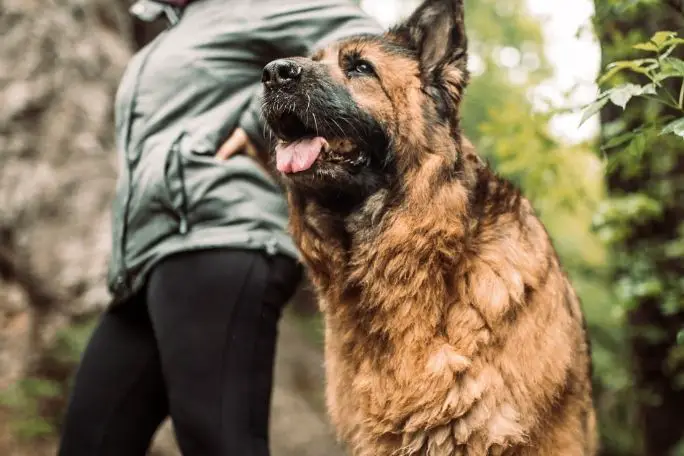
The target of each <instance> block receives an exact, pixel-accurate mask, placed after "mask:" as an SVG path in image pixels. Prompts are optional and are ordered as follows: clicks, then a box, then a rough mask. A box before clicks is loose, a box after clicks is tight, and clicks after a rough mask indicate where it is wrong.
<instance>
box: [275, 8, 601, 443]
mask: <svg viewBox="0 0 684 456" xmlns="http://www.w3.org/2000/svg"><path fill="white" fill-rule="evenodd" d="M466 58H467V46H466V36H465V28H464V17H463V4H462V0H428V1H426V2H425V3H424V4H423V5H422V6H421V7H420V8H419V9H418V10H417V11H416V12H415V13H414V14H413V16H411V17H410V18H409V19H408V20H407V21H406V22H405V23H404V24H402V25H399V26H398V27H396V28H394V29H392V30H391V31H389V32H388V33H386V34H385V35H383V36H380V37H371V36H364V37H356V38H353V39H348V40H345V41H341V42H338V43H335V44H333V45H331V46H329V47H327V48H325V49H323V50H321V51H319V52H318V53H316V54H315V55H314V56H313V59H301V58H297V59H289V60H288V62H289V63H288V64H289V65H291V66H292V68H295V69H296V71H292V72H291V76H292V78H290V79H288V80H285V81H280V82H279V84H268V83H267V84H266V90H265V95H264V114H265V117H266V119H267V120H268V122H269V125H270V127H271V129H272V130H273V132H274V133H275V135H276V136H277V137H278V138H279V140H280V141H282V142H291V141H297V140H298V139H300V138H302V137H305V136H310V135H317V136H323V137H325V138H326V139H327V140H328V142H329V144H330V147H329V148H327V149H326V150H324V151H323V152H322V155H321V156H320V157H319V158H318V159H317V161H316V162H315V164H314V166H313V168H311V169H310V170H308V171H305V172H302V173H297V174H292V175H287V176H285V183H286V186H287V189H288V195H289V200H290V204H291V231H292V234H293V236H294V239H295V240H296V242H297V244H298V246H299V248H300V249H301V252H302V254H303V257H304V259H305V261H306V264H307V265H308V267H309V272H310V274H311V276H312V278H313V281H314V283H315V285H316V288H317V292H318V295H319V298H320V302H321V308H322V310H323V312H324V315H325V323H326V369H327V382H328V384H327V401H328V406H329V411H330V414H331V417H332V421H333V423H334V425H335V427H336V429H337V431H338V433H339V436H340V437H341V439H342V440H344V441H345V442H346V443H347V444H348V447H349V449H350V452H351V453H352V454H354V455H356V456H390V455H397V456H400V455H430V456H451V455H468V456H476V455H477V456H479V455H482V456H485V455H509V456H512V455H516V456H523V455H543V456H556V455H558V456H580V455H581V456H589V455H594V454H595V452H596V441H595V427H596V425H595V415H594V409H593V404H592V399H591V383H590V377H591V360H590V350H589V344H588V342H587V335H586V328H585V325H584V318H583V315H582V311H581V308H580V303H579V301H578V299H577V296H576V294H575V292H574V291H573V288H572V286H571V284H570V283H569V281H568V279H567V277H566V275H565V273H564V272H563V270H562V267H561V265H560V264H559V260H558V257H557V255H556V252H555V251H554V248H553V246H552V244H551V241H550V240H549V237H548V235H547V233H546V231H545V229H544V226H543V225H542V224H541V222H540V221H539V219H538V218H537V217H536V215H535V213H534V210H533V208H532V207H531V205H530V203H529V202H528V200H526V199H525V198H524V197H523V196H521V195H520V193H519V191H518V190H517V189H516V188H515V187H514V186H513V185H512V184H510V183H509V182H507V181H506V180H504V179H501V178H500V177H498V176H497V175H496V174H495V173H494V172H492V171H491V170H490V169H489V168H488V167H487V165H486V164H484V163H483V162H482V161H481V160H480V158H479V157H478V156H477V155H476V152H475V151H474V149H473V147H472V145H471V144H469V143H468V141H467V140H466V139H465V138H464V137H463V136H462V134H461V129H460V126H459V119H460V115H461V113H460V112H459V106H460V102H461V98H462V96H463V94H464V90H465V87H466V84H467V81H468V75H467V71H466ZM266 79H267V78H265V80H266ZM463 115H467V112H465V113H463Z"/></svg>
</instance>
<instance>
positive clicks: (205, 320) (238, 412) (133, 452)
mask: <svg viewBox="0 0 684 456" xmlns="http://www.w3.org/2000/svg"><path fill="white" fill-rule="evenodd" d="M300 276H301V268H300V267H299V265H297V264H296V262H295V261H294V260H291V259H289V258H285V257H280V256H277V257H268V256H266V255H265V254H263V253H260V252H248V251H235V250H211V251H201V252H193V253H184V254H179V255H175V256H172V257H170V258H168V259H167V260H165V261H162V262H161V263H160V264H159V265H158V266H157V267H156V268H155V270H154V272H153V273H152V274H151V276H150V280H149V283H148V286H147V288H146V289H145V290H144V292H143V293H141V294H140V295H139V296H137V297H136V298H134V299H131V300H129V301H127V302H125V303H122V304H120V305H118V306H115V307H113V308H111V309H110V310H109V311H107V312H106V313H105V314H104V316H103V318H102V321H101V323H100V325H99V326H98V328H97V329H96V330H95V332H94V334H93V337H92V339H91V341H90V343H89V345H88V347H87V349H86V352H85V354H84V356H83V359H82V361H81V365H80V367H79V369H78V372H77V374H76V382H75V386H74V390H73V394H72V397H71V401H70V404H69V408H68V411H67V416H66V420H65V424H64V428H63V435H62V440H61V446H60V450H59V456H144V455H145V454H146V452H147V449H148V446H149V444H150V441H151V439H152V436H153V435H154V432H155V431H156V429H157V428H158V426H159V424H160V423H161V422H162V421H163V419H164V418H165V417H166V416H168V415H170V416H171V418H172V420H173V423H174V427H175V432H176V436H177V439H178V443H179V445H180V447H181V451H182V452H183V455H184V456H267V455H268V454H269V449H268V419H269V409H270V402H271V387H272V379H273V359H274V354H275V342H276V333H277V324H278V320H279V318H280V315H281V310H282V308H283V306H284V304H285V303H286V302H287V301H288V300H289V298H290V297H291V296H292V294H293V293H294V291H295V288H296V286H297V284H298V282H299V279H300Z"/></svg>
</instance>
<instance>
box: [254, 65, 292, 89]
mask: <svg viewBox="0 0 684 456" xmlns="http://www.w3.org/2000/svg"><path fill="white" fill-rule="evenodd" d="M301 75H302V67H301V66H299V65H298V64H297V63H296V62H294V61H292V60H287V59H280V60H274V61H273V62H271V63H269V64H268V65H266V66H265V67H264V72H263V74H262V76H261V82H262V83H263V84H264V85H265V86H266V87H267V88H269V89H270V88H276V87H282V86H285V85H288V84H291V83H293V82H296V81H297V80H299V78H300V76H301Z"/></svg>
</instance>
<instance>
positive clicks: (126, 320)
mask: <svg viewBox="0 0 684 456" xmlns="http://www.w3.org/2000/svg"><path fill="white" fill-rule="evenodd" d="M156 343H157V342H156V339H155V338H154V333H153V331H152V325H151V322H150V320H149V316H148V314H147V307H146V305H145V302H144V299H142V298H136V299H132V300H131V301H128V302H125V303H122V304H120V305H118V306H116V307H114V308H112V309H110V310H108V311H107V312H106V313H105V314H104V315H103V316H102V319H101V321H100V324H99V326H98V327H97V329H96V330H95V332H94V333H93V336H92V338H91V340H90V342H89V343H88V347H87V348H86V351H85V353H84V355H83V358H82V360H81V364H80V366H79V368H78V371H77V373H76V379H75V384H74V388H73V391H72V394H71V398H70V402H69V406H68V409H67V414H66V417H65V422H64V425H63V429H62V438H61V442H60V447H59V452H58V455H59V456H124V455H125V456H144V455H145V454H147V449H148V446H149V444H150V441H151V439H152V437H153V435H154V433H155V431H156V429H157V427H158V426H159V424H160V423H161V422H162V420H163V419H164V418H165V417H166V416H167V415H168V407H167V400H166V391H165V388H164V381H163V377H162V374H161V363H160V359H159V352H158V351H157V346H156Z"/></svg>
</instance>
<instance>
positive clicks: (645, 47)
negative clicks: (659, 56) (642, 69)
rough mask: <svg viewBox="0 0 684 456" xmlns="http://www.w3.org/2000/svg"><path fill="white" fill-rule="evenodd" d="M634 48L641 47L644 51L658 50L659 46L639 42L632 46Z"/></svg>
mask: <svg viewBox="0 0 684 456" xmlns="http://www.w3.org/2000/svg"><path fill="white" fill-rule="evenodd" d="M632 47H633V48H634V49H639V50H642V51H649V52H658V46H656V45H655V44H653V43H639V44H635V45H634V46H632Z"/></svg>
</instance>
